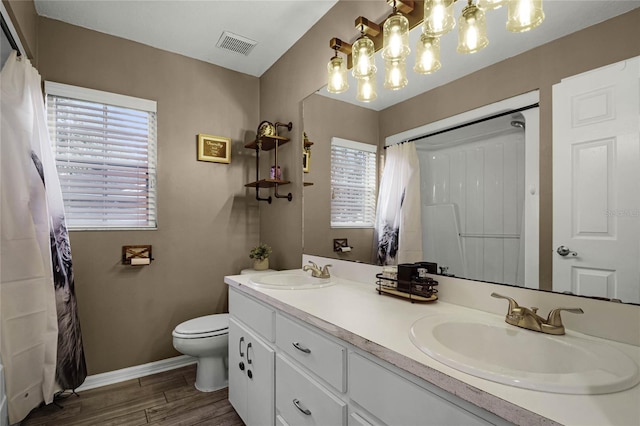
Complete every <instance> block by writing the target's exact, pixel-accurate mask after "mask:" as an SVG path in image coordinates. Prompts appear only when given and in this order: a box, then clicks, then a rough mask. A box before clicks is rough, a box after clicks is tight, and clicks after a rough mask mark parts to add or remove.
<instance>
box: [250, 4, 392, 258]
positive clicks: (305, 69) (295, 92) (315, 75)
mask: <svg viewBox="0 0 640 426" xmlns="http://www.w3.org/2000/svg"><path fill="white" fill-rule="evenodd" d="M388 13H389V7H388V6H387V4H386V3H385V2H381V1H350V0H341V1H339V2H338V3H337V4H336V5H335V6H334V7H333V8H332V9H331V10H330V11H329V12H328V13H327V14H326V15H325V16H324V17H323V18H322V19H321V20H320V21H318V23H317V24H316V25H315V26H314V27H313V28H311V30H310V31H309V32H307V33H306V34H305V35H304V36H303V37H302V38H301V39H300V40H299V41H298V42H297V43H296V44H295V45H294V46H293V47H292V48H291V49H289V51H287V53H286V54H285V55H284V56H282V58H280V60H278V62H276V63H275V64H274V65H273V66H272V67H271V68H270V69H269V70H268V71H267V72H266V73H264V74H263V75H262V77H260V116H261V119H263V120H269V121H276V120H278V121H287V122H288V121H293V126H294V127H293V131H292V132H291V133H290V136H291V138H292V143H289V144H287V145H285V147H284V148H283V150H282V152H281V154H282V159H281V163H282V164H286V165H287V170H289V172H290V173H291V174H290V175H289V176H291V180H292V184H291V185H288V186H286V187H282V190H283V192H285V189H286V191H287V192H288V191H291V192H292V193H293V202H291V203H289V202H288V201H286V200H274V202H273V204H271V205H267V204H266V203H263V202H261V204H260V224H261V226H260V239H261V240H262V241H264V242H266V243H268V244H270V245H271V246H272V247H273V249H274V250H273V251H274V253H273V255H272V257H273V263H272V265H273V266H274V267H276V268H278V269H290V268H299V267H300V266H301V259H302V193H303V190H302V162H301V160H300V159H301V157H302V131H303V129H302V106H301V103H302V100H303V99H304V98H306V97H307V96H309V95H310V94H311V93H313V92H315V91H317V90H318V89H319V88H321V87H322V86H324V85H325V84H326V65H327V62H328V61H329V58H331V56H332V54H333V53H332V52H333V51H332V50H331V49H330V48H329V40H330V39H331V38H332V37H339V38H341V39H343V40H351V39H352V38H353V37H355V35H357V32H356V31H355V29H354V20H355V19H356V18H357V17H358V16H360V15H363V16H367V17H371V19H372V20H379V19H378V18H381V17H383V16H386V15H385V14H387V15H388ZM335 125H336V123H327V126H335ZM305 191H306V190H305ZM272 192H273V191H272ZM265 194H266V192H265Z"/></svg>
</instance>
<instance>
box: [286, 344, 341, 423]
mask: <svg viewBox="0 0 640 426" xmlns="http://www.w3.org/2000/svg"><path fill="white" fill-rule="evenodd" d="M296 404H297V405H296ZM276 408H277V409H278V413H279V414H280V416H282V418H283V420H284V421H285V422H286V423H288V424H291V425H332V426H339V425H344V424H345V420H346V414H347V404H346V403H345V402H344V401H341V400H340V399H338V398H337V397H335V396H334V395H332V394H331V392H329V391H328V390H327V389H325V388H324V387H323V386H322V385H321V384H319V383H318V382H316V381H315V380H313V379H312V378H311V377H310V376H308V375H307V374H306V373H304V372H303V371H302V370H300V369H299V368H298V367H296V366H294V365H293V364H291V362H289V361H288V360H286V359H284V358H283V357H282V355H278V356H276ZM305 410H306V413H305V412H303V411H305Z"/></svg>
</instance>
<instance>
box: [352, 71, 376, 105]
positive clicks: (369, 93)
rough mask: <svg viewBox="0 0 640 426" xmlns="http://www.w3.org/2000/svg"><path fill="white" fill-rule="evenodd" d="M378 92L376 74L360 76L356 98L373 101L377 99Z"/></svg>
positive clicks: (361, 100) (362, 100)
mask: <svg viewBox="0 0 640 426" xmlns="http://www.w3.org/2000/svg"><path fill="white" fill-rule="evenodd" d="M377 97H378V93H377V92H376V76H375V74H373V75H371V76H369V77H360V78H359V79H358V91H357V93H356V99H357V100H359V101H360V102H371V101H374V100H376V98H377Z"/></svg>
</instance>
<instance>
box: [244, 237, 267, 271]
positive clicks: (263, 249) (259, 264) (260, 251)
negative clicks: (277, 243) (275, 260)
mask: <svg viewBox="0 0 640 426" xmlns="http://www.w3.org/2000/svg"><path fill="white" fill-rule="evenodd" d="M270 254H271V247H269V246H268V245H266V244H265V243H260V244H258V245H257V246H255V247H254V248H252V249H251V251H250V252H249V258H251V259H253V269H255V270H257V271H264V270H265V269H269V255H270Z"/></svg>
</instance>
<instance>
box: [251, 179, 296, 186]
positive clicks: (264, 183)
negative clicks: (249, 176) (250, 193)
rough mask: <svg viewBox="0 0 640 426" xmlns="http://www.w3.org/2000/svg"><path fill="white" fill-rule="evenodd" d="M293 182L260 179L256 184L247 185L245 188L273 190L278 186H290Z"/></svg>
mask: <svg viewBox="0 0 640 426" xmlns="http://www.w3.org/2000/svg"><path fill="white" fill-rule="evenodd" d="M290 183H291V181H288V180H281V179H260V180H259V181H256V182H251V183H247V184H246V185H245V186H246V187H248V188H255V187H258V188H273V187H275V186H276V185H288V184H290Z"/></svg>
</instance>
